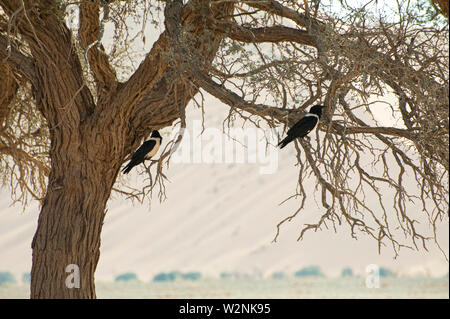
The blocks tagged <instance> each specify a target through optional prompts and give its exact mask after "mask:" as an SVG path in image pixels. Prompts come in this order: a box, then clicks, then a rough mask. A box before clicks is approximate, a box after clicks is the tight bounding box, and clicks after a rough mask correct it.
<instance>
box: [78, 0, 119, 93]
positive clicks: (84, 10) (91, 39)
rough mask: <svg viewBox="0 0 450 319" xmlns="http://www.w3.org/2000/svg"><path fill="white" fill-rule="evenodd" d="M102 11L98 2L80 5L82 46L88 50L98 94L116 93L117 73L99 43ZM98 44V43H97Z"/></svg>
mask: <svg viewBox="0 0 450 319" xmlns="http://www.w3.org/2000/svg"><path fill="white" fill-rule="evenodd" d="M104 14H105V13H104ZM99 15H100V9H99V5H98V3H97V2H85V1H83V2H82V3H81V5H80V30H79V33H78V34H79V38H80V44H81V46H82V47H83V49H84V50H87V49H88V52H87V56H88V59H89V64H90V69H91V71H92V72H93V75H94V78H95V80H96V82H97V86H98V88H97V89H98V90H97V92H98V94H99V96H101V95H102V94H104V93H105V91H108V92H109V91H114V90H115V89H116V87H117V85H118V82H117V77H116V72H115V70H114V69H113V68H112V66H111V65H110V63H109V60H108V56H107V55H106V54H105V52H104V51H103V46H102V45H100V43H99V42H98V41H100V40H101V39H99V37H100V20H99ZM97 42H98V43H97Z"/></svg>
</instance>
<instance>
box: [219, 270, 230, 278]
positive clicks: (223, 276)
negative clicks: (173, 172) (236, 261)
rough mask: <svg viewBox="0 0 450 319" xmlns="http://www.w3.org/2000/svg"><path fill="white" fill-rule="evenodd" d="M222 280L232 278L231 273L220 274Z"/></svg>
mask: <svg viewBox="0 0 450 319" xmlns="http://www.w3.org/2000/svg"><path fill="white" fill-rule="evenodd" d="M220 278H221V279H228V278H231V274H230V273H229V272H222V273H220Z"/></svg>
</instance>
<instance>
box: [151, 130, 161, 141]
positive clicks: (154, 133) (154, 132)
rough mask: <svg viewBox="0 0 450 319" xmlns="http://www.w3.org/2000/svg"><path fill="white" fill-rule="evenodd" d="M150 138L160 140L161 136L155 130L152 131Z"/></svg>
mask: <svg viewBox="0 0 450 319" xmlns="http://www.w3.org/2000/svg"><path fill="white" fill-rule="evenodd" d="M150 137H153V138H160V139H161V140H162V137H161V135H159V132H158V131H157V130H154V131H153V132H152V135H151V136H150Z"/></svg>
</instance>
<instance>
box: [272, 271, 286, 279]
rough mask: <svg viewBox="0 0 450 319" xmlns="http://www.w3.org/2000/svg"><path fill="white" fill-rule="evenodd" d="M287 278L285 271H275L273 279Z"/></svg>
mask: <svg viewBox="0 0 450 319" xmlns="http://www.w3.org/2000/svg"><path fill="white" fill-rule="evenodd" d="M284 278H286V275H285V273H284V272H274V273H273V274H272V279H284Z"/></svg>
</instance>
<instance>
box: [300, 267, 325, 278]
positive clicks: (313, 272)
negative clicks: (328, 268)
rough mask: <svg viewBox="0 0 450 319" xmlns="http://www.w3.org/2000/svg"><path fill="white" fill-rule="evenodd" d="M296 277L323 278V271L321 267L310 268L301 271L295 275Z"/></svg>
mask: <svg viewBox="0 0 450 319" xmlns="http://www.w3.org/2000/svg"><path fill="white" fill-rule="evenodd" d="M295 276H296V277H308V276H320V277H322V276H323V273H322V270H321V269H320V267H319V266H308V267H304V268H302V269H300V270H299V271H297V272H296V273H295Z"/></svg>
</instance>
